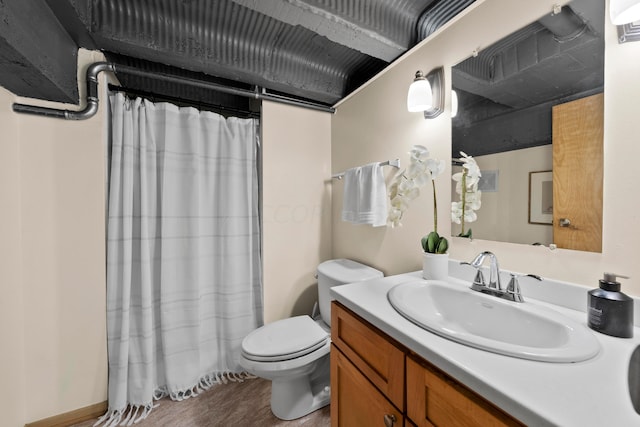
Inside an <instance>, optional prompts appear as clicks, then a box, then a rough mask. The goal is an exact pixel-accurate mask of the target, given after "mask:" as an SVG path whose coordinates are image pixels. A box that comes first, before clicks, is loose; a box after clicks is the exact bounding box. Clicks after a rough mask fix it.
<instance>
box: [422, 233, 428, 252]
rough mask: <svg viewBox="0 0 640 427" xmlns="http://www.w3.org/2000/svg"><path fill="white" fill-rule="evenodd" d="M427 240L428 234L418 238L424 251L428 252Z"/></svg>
mask: <svg viewBox="0 0 640 427" xmlns="http://www.w3.org/2000/svg"><path fill="white" fill-rule="evenodd" d="M427 240H428V236H424V237H423V238H422V240H420V244H421V245H422V250H423V251H425V252H429V251H427V248H428V246H427Z"/></svg>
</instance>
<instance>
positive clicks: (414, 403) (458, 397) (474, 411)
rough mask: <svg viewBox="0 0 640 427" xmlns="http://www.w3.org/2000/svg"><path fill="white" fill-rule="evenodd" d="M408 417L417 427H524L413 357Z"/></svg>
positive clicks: (408, 390)
mask: <svg viewBox="0 0 640 427" xmlns="http://www.w3.org/2000/svg"><path fill="white" fill-rule="evenodd" d="M407 416H408V417H409V418H410V419H411V420H412V421H413V422H414V423H416V425H417V426H418V427H434V426H435V427H441V426H459V427H487V426H491V427H494V426H495V427H500V426H524V424H521V423H520V422H519V421H517V420H515V419H514V418H512V417H510V416H509V415H507V414H506V413H504V412H502V411H501V410H500V409H498V408H497V407H495V406H494V405H492V404H491V403H489V402H487V401H486V400H485V399H483V398H482V397H480V396H479V395H477V394H476V393H474V392H472V391H471V390H469V389H468V388H466V387H465V386H463V385H461V384H460V383H458V382H457V381H455V380H454V379H452V378H450V377H448V376H446V375H445V374H443V373H442V372H440V371H438V370H436V368H433V367H431V366H429V365H428V364H426V363H424V364H420V363H419V362H417V361H416V360H413V359H412V358H410V357H407Z"/></svg>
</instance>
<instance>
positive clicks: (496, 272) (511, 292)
mask: <svg viewBox="0 0 640 427" xmlns="http://www.w3.org/2000/svg"><path fill="white" fill-rule="evenodd" d="M486 258H489V262H490V264H489V281H488V282H487V281H486V279H485V276H484V274H483V273H482V265H483V264H484V260H485V259H486ZM460 264H463V265H470V266H472V267H473V268H475V269H476V276H475V278H474V279H473V283H472V284H471V289H472V290H474V291H478V292H482V293H485V294H489V295H493V296H496V297H499V298H504V299H507V300H509V301H515V302H524V298H523V297H522V293H521V291H520V284H519V283H518V277H531V278H533V279H536V280H539V281H540V280H542V278H541V277H540V276H536V275H535V274H523V275H517V274H514V273H511V280H510V281H509V284H508V285H507V287H506V289H503V288H502V284H501V282H500V267H499V265H498V257H496V256H495V254H494V253H493V252H489V251H484V252H481V253H480V254H478V256H476V257H475V258H474V259H473V261H471V262H470V263H469V262H461V263H460Z"/></svg>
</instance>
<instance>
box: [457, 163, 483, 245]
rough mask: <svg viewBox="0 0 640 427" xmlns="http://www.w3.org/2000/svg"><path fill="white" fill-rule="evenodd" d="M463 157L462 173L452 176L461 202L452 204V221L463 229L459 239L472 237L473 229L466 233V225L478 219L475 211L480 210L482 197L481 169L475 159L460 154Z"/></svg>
mask: <svg viewBox="0 0 640 427" xmlns="http://www.w3.org/2000/svg"><path fill="white" fill-rule="evenodd" d="M460 155H461V156H462V157H461V158H460V159H458V160H460V162H462V172H458V173H455V174H453V175H452V176H451V179H453V180H454V181H455V182H456V193H458V194H459V195H460V201H459V202H452V203H451V221H453V222H455V223H456V224H461V225H462V228H461V231H460V234H458V237H468V238H471V237H472V233H471V229H470V228H469V229H468V230H467V231H466V232H465V225H466V224H467V223H470V222H474V221H475V220H477V219H478V215H477V214H476V212H475V211H477V210H478V209H480V206H481V203H480V197H481V196H482V192H481V191H480V190H478V182H480V177H481V176H482V174H481V173H480V168H479V167H478V164H477V163H476V161H475V159H474V158H473V157H471V156H468V155H467V154H465V153H464V152H462V151H461V152H460Z"/></svg>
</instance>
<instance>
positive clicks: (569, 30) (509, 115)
mask: <svg viewBox="0 0 640 427" xmlns="http://www.w3.org/2000/svg"><path fill="white" fill-rule="evenodd" d="M604 6H605V4H604V1H603V0H581V1H574V2H571V3H569V4H568V5H566V6H564V7H562V8H561V9H560V8H558V10H556V11H554V12H553V13H550V14H547V15H545V16H543V17H541V18H540V19H538V20H537V21H534V22H533V23H531V24H530V25H527V26H525V27H524V28H522V29H520V30H518V31H515V32H514V33H512V34H510V35H509V36H507V37H505V38H503V39H501V40H499V41H498V42H496V43H494V44H492V45H491V46H488V47H487V48H485V49H483V50H482V51H480V52H479V53H478V55H477V56H476V57H471V58H468V59H467V60H465V61H463V62H461V63H460V64H458V65H456V66H454V67H453V69H452V82H453V83H452V84H453V87H454V88H455V89H456V91H457V93H458V101H459V114H458V116H457V117H456V118H455V119H454V120H453V138H454V144H455V147H454V148H453V150H454V153H452V154H453V156H454V157H456V156H457V155H458V153H457V151H458V150H462V151H464V152H467V153H473V155H476V156H477V155H484V154H491V153H497V152H503V151H508V150H515V149H522V148H528V147H534V146H539V145H546V144H550V143H551V108H552V106H553V105H555V104H558V103H561V102H567V101H570V100H573V99H577V98H581V97H584V96H588V95H592V94H595V93H599V92H602V91H603V86H604V37H603V28H604V9H605V7H604ZM507 130H508V131H507Z"/></svg>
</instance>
